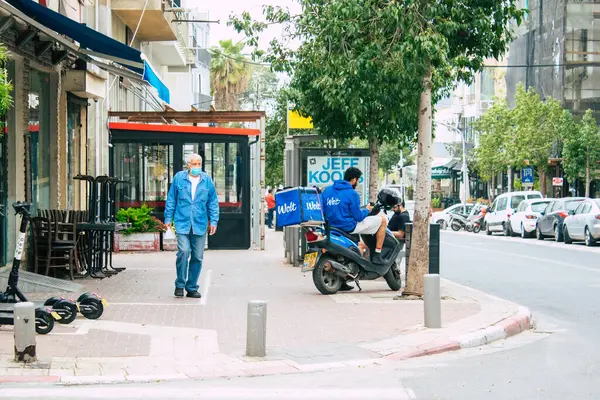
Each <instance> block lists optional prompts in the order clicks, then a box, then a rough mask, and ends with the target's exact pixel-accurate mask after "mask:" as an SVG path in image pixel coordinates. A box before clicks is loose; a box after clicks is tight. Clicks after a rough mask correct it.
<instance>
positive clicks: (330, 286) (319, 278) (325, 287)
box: [312, 257, 344, 295]
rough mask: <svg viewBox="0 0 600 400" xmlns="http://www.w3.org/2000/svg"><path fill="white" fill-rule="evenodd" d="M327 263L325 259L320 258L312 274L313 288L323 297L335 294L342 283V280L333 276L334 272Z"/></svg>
mask: <svg viewBox="0 0 600 400" xmlns="http://www.w3.org/2000/svg"><path fill="white" fill-rule="evenodd" d="M328 261H329V259H328V258H327V257H321V259H320V260H319V262H318V263H317V265H316V266H315V269H313V274H312V276H313V282H314V284H315V287H316V288H317V290H318V291H319V292H321V294H325V295H329V294H336V293H337V292H338V291H339V290H340V288H341V287H342V284H343V283H344V282H343V281H342V278H341V277H340V276H338V275H336V274H335V272H334V271H335V270H334V269H333V267H332V266H330V265H329V264H328ZM328 270H329V271H328Z"/></svg>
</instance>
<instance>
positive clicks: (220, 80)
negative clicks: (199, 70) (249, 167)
mask: <svg viewBox="0 0 600 400" xmlns="http://www.w3.org/2000/svg"><path fill="white" fill-rule="evenodd" d="M243 50H244V43H237V44H234V43H233V42H232V41H231V40H220V41H219V46H218V47H213V48H212V49H211V50H210V53H211V60H210V76H211V91H212V94H213V98H214V99H215V108H216V109H217V110H230V111H237V110H239V109H240V96H241V95H242V94H243V93H244V92H246V90H247V89H248V84H249V81H250V76H251V72H252V71H251V68H250V64H248V63H247V62H246V59H245V57H244V56H243V54H242V51H243Z"/></svg>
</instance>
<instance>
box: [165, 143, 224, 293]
mask: <svg viewBox="0 0 600 400" xmlns="http://www.w3.org/2000/svg"><path fill="white" fill-rule="evenodd" d="M186 164H187V171H181V172H178V173H177V174H176V175H175V177H174V178H173V182H172V183H171V188H170V189H169V195H168V196H167V204H166V206H165V224H167V225H169V226H171V224H172V223H174V225H175V232H176V233H177V249H178V251H177V262H176V266H177V279H176V280H175V296H176V297H183V289H185V291H186V292H187V297H192V298H196V299H198V298H200V297H202V295H201V294H200V292H199V291H198V288H199V287H198V279H199V278H200V271H201V270H202V258H203V256H204V244H205V243H206V233H207V232H208V233H209V234H210V235H214V234H215V232H216V231H217V223H218V222H219V200H218V198H217V191H216V189H215V184H214V183H213V181H212V179H211V178H210V176H208V175H207V174H206V173H204V172H202V157H200V155H198V154H191V155H189V156H188V157H186Z"/></svg>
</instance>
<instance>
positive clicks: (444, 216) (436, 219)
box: [429, 203, 475, 229]
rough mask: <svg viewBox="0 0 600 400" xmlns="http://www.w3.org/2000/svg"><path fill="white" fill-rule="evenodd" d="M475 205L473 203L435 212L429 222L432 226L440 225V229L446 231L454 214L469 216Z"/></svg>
mask: <svg viewBox="0 0 600 400" xmlns="http://www.w3.org/2000/svg"><path fill="white" fill-rule="evenodd" d="M474 205H475V204H472V203H467V204H466V205H464V206H463V205H462V204H455V205H453V206H450V207H448V208H446V209H445V210H442V211H436V212H434V213H433V214H431V217H430V218H429V220H430V222H431V223H432V224H434V223H437V224H440V229H446V228H447V227H448V224H449V222H450V216H451V215H452V214H457V213H458V214H463V215H469V214H470V213H471V210H472V209H473V206H474Z"/></svg>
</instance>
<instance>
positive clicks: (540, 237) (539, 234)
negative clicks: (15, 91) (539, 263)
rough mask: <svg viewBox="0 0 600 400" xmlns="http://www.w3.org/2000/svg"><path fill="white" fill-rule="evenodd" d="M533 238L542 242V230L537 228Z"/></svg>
mask: <svg viewBox="0 0 600 400" xmlns="http://www.w3.org/2000/svg"><path fill="white" fill-rule="evenodd" d="M535 236H536V237H537V240H544V234H543V233H542V230H541V229H540V227H539V226H538V227H537V229H536V230H535Z"/></svg>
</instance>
